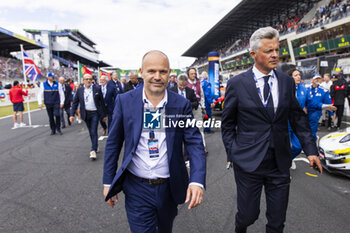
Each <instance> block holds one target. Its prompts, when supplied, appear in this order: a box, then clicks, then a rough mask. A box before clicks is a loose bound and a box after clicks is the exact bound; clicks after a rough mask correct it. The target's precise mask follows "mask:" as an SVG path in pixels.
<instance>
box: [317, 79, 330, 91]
mask: <svg viewBox="0 0 350 233" xmlns="http://www.w3.org/2000/svg"><path fill="white" fill-rule="evenodd" d="M332 85H333V81H332V80H329V81H328V83H326V82H322V83H321V84H320V86H321V87H323V88H324V89H326V90H328V91H330V90H331V86H332Z"/></svg>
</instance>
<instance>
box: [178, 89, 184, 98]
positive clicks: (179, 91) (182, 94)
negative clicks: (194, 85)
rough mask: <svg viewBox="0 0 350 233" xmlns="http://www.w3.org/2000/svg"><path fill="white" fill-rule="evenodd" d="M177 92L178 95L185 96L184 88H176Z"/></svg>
mask: <svg viewBox="0 0 350 233" xmlns="http://www.w3.org/2000/svg"><path fill="white" fill-rule="evenodd" d="M177 92H178V93H179V95H181V96H183V97H184V98H186V89H183V90H182V91H181V90H180V89H179V88H177Z"/></svg>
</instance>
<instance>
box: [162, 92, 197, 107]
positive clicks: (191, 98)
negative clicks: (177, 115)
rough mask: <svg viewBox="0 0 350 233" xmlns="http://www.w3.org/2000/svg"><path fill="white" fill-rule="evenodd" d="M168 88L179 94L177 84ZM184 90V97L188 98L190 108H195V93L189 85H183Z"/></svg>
mask: <svg viewBox="0 0 350 233" xmlns="http://www.w3.org/2000/svg"><path fill="white" fill-rule="evenodd" d="M168 90H171V91H173V92H175V93H176V94H179V90H178V88H177V86H173V87H172V88H168ZM185 92H186V99H188V100H189V101H190V102H191V106H192V109H195V110H197V109H198V105H199V103H198V100H197V97H196V94H195V93H194V90H193V89H192V88H189V87H185Z"/></svg>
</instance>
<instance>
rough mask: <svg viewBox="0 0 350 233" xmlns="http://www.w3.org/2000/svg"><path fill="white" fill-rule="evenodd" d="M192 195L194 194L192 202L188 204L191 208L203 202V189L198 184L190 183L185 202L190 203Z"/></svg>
mask: <svg viewBox="0 0 350 233" xmlns="http://www.w3.org/2000/svg"><path fill="white" fill-rule="evenodd" d="M191 196H192V199H191V202H190V204H189V205H188V209H189V210H190V209H192V208H194V207H196V206H198V205H200V204H201V203H202V200H203V189H202V188H201V187H199V186H197V185H189V186H188V188H187V195H186V201H185V203H188V202H189V201H190V198H191Z"/></svg>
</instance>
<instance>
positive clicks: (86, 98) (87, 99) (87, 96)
mask: <svg viewBox="0 0 350 233" xmlns="http://www.w3.org/2000/svg"><path fill="white" fill-rule="evenodd" d="M89 90H90V91H89V93H88V94H87V95H86V97H85V102H88V101H89V96H90V94H91V93H92V88H91V89H89ZM84 92H85V90H84Z"/></svg>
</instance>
